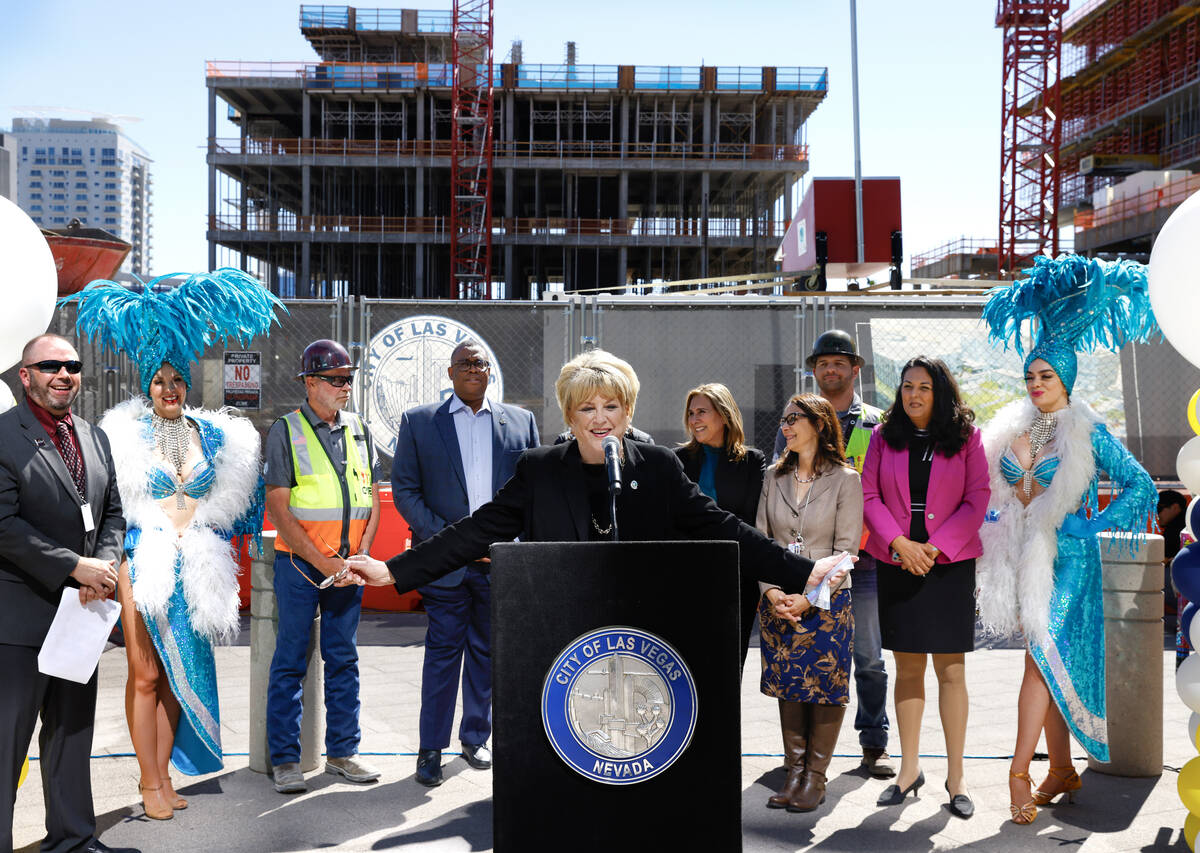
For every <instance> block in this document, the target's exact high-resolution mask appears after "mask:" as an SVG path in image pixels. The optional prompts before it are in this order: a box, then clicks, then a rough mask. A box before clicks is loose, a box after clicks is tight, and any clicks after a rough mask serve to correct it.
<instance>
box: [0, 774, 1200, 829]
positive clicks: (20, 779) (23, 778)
mask: <svg viewBox="0 0 1200 853" xmlns="http://www.w3.org/2000/svg"><path fill="white" fill-rule="evenodd" d="M28 775H29V756H28V755H27V756H25V763H24V764H22V765H21V776H20V778H19V779H17V787H18V788H20V787H21V786H22V785H24V784H25V777H26V776H28ZM1195 835H1196V834H1195V833H1192V837H1193V838H1194V837H1195Z"/></svg>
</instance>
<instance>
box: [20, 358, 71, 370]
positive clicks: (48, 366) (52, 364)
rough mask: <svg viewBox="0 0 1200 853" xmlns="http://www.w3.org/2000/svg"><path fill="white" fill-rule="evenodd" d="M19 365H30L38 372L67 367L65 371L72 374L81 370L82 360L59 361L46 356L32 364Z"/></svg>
mask: <svg viewBox="0 0 1200 853" xmlns="http://www.w3.org/2000/svg"><path fill="white" fill-rule="evenodd" d="M21 366H22V367H25V368H30V367H32V368H33V369H34V370H36V371H37V372H38V373H58V371H60V370H62V369H63V368H64V367H65V368H66V369H67V373H72V374H74V373H78V372H79V371H81V370H83V362H82V361H59V360H57V359H53V358H48V359H46V360H44V361H35V362H34V363H33V364H23V365H21Z"/></svg>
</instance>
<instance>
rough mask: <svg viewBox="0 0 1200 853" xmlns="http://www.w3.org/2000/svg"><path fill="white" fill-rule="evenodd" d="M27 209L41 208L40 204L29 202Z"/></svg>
mask: <svg viewBox="0 0 1200 853" xmlns="http://www.w3.org/2000/svg"><path fill="white" fill-rule="evenodd" d="M29 209H30V210H41V209H42V206H41V205H40V204H31V205H29Z"/></svg>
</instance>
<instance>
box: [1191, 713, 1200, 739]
mask: <svg viewBox="0 0 1200 853" xmlns="http://www.w3.org/2000/svg"><path fill="white" fill-rule="evenodd" d="M1196 729H1200V714H1197V713H1196V712H1195V711H1192V714H1191V716H1189V717H1188V740H1189V741H1191V742H1192V745H1193V746H1195V744H1196Z"/></svg>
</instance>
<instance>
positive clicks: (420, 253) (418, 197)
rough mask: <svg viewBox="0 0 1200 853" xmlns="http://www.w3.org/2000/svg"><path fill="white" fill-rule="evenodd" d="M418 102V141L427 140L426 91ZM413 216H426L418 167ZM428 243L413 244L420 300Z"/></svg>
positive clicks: (421, 173)
mask: <svg viewBox="0 0 1200 853" xmlns="http://www.w3.org/2000/svg"><path fill="white" fill-rule="evenodd" d="M416 95H417V97H416V101H417V141H418V142H420V141H424V139H425V90H424V89H419V90H417V93H416ZM417 162H418V164H422V163H426V162H429V158H428V157H424V156H423V157H421V158H418V160H417ZM412 215H413V216H425V167H424V166H423V165H418V166H417V169H416V175H415V176H414V179H413V214H412ZM427 246H428V244H427V243H421V242H418V243H415V244H413V279H414V281H413V295H414V296H416V297H417V298H418V299H420V298H422V297H424V296H427V295H428V293H427V291H426V287H425V252H426V248H427Z"/></svg>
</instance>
